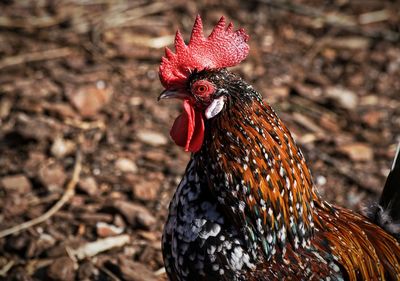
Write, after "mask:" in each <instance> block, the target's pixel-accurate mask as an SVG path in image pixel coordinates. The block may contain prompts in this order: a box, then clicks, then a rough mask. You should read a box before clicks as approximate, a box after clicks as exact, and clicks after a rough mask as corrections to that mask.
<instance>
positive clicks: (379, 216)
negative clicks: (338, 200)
mask: <svg viewBox="0 0 400 281" xmlns="http://www.w3.org/2000/svg"><path fill="white" fill-rule="evenodd" d="M364 213H365V215H366V216H367V217H369V218H370V219H371V220H372V221H373V222H375V223H376V224H377V225H379V226H381V227H382V228H383V229H385V230H386V231H387V232H389V233H391V234H392V235H393V236H394V237H396V238H397V239H398V240H399V241H400V142H399V145H398V146H397V152H396V156H395V158H394V162H393V166H392V169H391V170H390V173H389V175H388V177H387V179H386V183H385V187H384V188H383V192H382V194H381V198H380V200H379V204H374V205H373V206H371V207H370V208H368V210H364Z"/></svg>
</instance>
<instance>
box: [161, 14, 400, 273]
mask: <svg viewBox="0 0 400 281" xmlns="http://www.w3.org/2000/svg"><path fill="white" fill-rule="evenodd" d="M221 22H222V24H223V25H224V22H223V20H222V21H221ZM221 22H220V23H219V24H218V25H217V27H216V29H214V31H213V33H212V35H210V37H209V38H207V39H205V38H204V37H202V38H203V39H202V40H203V41H204V42H208V43H209V41H213V40H220V39H221V38H220V37H222V35H221V33H222V32H225V33H224V34H223V35H224V36H228V35H229V34H234V35H236V37H234V40H230V41H233V43H234V44H242V45H240V47H238V48H237V49H238V50H239V51H240V50H242V52H246V51H247V49H246V48H245V46H243V42H246V41H247V37H246V36H245V35H244V32H243V31H242V30H239V31H237V32H236V33H233V32H232V28H229V27H228V29H226V30H225V29H224V28H223V27H222V28H221V25H222V24H221ZM199 26H200V27H201V22H200V18H199V17H198V18H197V20H196V23H195V27H194V32H193V33H192V38H195V39H196V38H200V37H199V35H198V34H195V32H196V30H199ZM218 29H219V30H218ZM215 30H217V32H220V33H219V34H218V33H217V35H215V36H214V35H213V34H214V33H216V31H215ZM228 33H229V34H228ZM196 36H197V37H196ZM213 36H214V37H213ZM240 36H241V37H240ZM178 37H180V35H179V34H178V36H177V42H176V45H177V53H176V55H175V54H171V53H170V51H167V59H165V60H163V64H164V65H163V64H162V66H161V67H160V76H161V79H162V82H163V84H164V86H166V88H167V92H166V93H164V94H163V95H162V96H161V98H166V97H179V98H182V99H184V101H185V103H184V106H185V107H184V108H185V111H184V113H183V114H182V115H181V116H180V117H178V118H177V120H176V121H175V123H174V126H173V129H172V130H171V136H172V137H173V138H174V140H175V142H176V143H177V144H179V145H181V146H184V147H185V148H186V150H189V151H192V152H193V154H192V157H191V160H190V162H189V164H188V167H187V169H186V173H185V175H184V177H183V179H182V181H181V183H180V184H179V186H178V189H177V191H176V193H175V195H174V198H173V200H172V202H171V205H170V210H169V217H168V221H167V223H166V227H165V230H164V236H163V253H164V260H165V266H166V269H167V273H168V276H169V278H170V279H171V280H400V246H399V243H398V241H397V240H396V239H395V238H394V237H395V236H396V235H398V234H399V233H400V232H399V233H396V231H398V230H396V226H395V225H394V226H393V225H392V230H393V233H392V234H389V233H388V232H386V231H385V230H383V229H382V228H381V227H379V226H377V225H376V224H374V223H372V222H371V221H369V220H368V219H367V218H366V217H364V216H362V215H359V214H356V213H353V212H352V211H350V210H347V209H343V208H339V207H336V206H333V205H330V204H328V203H326V202H324V201H323V200H321V198H320V197H319V196H318V194H317V193H316V191H315V188H314V184H313V181H312V178H311V175H310V172H309V170H308V167H307V165H306V163H305V160H304V157H303V155H302V153H301V151H300V149H299V148H298V147H297V145H296V144H295V142H294V140H293V138H292V137H291V134H290V133H289V131H288V129H287V128H286V127H285V126H284V125H283V124H282V122H281V121H280V119H279V118H278V117H277V115H276V114H275V112H274V111H273V110H272V108H271V107H270V106H269V105H268V104H266V103H265V102H263V101H262V99H261V96H260V95H259V94H258V93H257V92H256V91H255V90H254V89H253V88H252V87H251V86H250V85H248V84H247V83H245V82H244V81H243V80H242V79H240V78H239V77H237V76H236V75H234V74H231V73H230V72H228V71H227V70H226V69H225V68H224V67H226V66H230V65H232V63H230V64H229V63H226V59H225V58H219V57H217V58H215V57H212V59H214V60H217V62H218V63H219V64H218V63H216V66H214V67H210V66H206V67H203V68H201V69H199V66H198V65H196V63H197V64H200V63H199V61H195V59H194V58H191V60H186V61H185V62H184V63H186V64H188V62H187V61H189V62H190V63H193V64H195V65H196V67H195V69H189V72H188V73H187V76H186V77H185V76H182V75H181V76H179V74H180V73H182V72H183V71H187V70H186V68H185V67H187V66H186V65H185V67H181V66H182V64H179V63H178V62H179V55H181V56H183V55H186V56H188V54H190V52H191V51H192V52H197V53H201V51H199V48H200V47H199V46H203V45H205V46H207V44H206V43H204V42H203V41H202V42H201V44H203V45H201V44H200V43H198V44H195V43H192V40H193V39H191V43H192V46H190V44H191V43H189V46H186V49H184V51H185V52H186V53H185V52H184V51H182V49H181V50H179V48H181V47H179V46H178V45H179V44H181V43H180V41H181V38H178ZM238 37H240V38H242V41H240V40H239V39H240V38H239V39H238ZM230 39H232V38H230ZM198 40H200V39H198ZM207 40H208V41H207ZM193 41H194V42H196V41H195V40H193ZM233 43H231V44H233ZM246 46H247V45H246ZM190 47H192V49H190ZM203 48H204V47H203ZM246 54H247V53H246ZM202 55H203V57H202V60H204V53H202ZM223 55H224V54H222V55H221V57H223ZM236 55H237V54H236ZM237 56H238V55H237ZM193 57H196V56H193ZM218 59H220V60H221V61H222V62H221V61H218ZM241 59H243V58H242V57H240V58H237V60H238V61H240V60H241ZM193 61H194V62H193ZM205 61H207V60H205ZM236 63H237V62H236ZM168 64H169V65H168ZM170 65H173V66H174V67H175V68H177V69H179V71H180V72H179V73H178V72H176V71H175V73H174V75H175V76H176V77H180V79H181V80H182V79H183V78H182V77H185V81H184V83H180V80H176V81H173V83H172V82H171V83H169V82H170V81H171V79H170V76H169V77H167V78H168V79H167V78H165V77H166V74H165V72H166V69H168V71H169V72H168V73H170V72H171V70H170V69H169V68H168V67H167V66H170ZM177 81H178V82H179V83H178V82H177ZM399 166H400V165H399ZM392 186H393V184H391V187H390V188H389V187H388V188H386V187H385V190H389V189H392V190H394V189H393V188H392ZM397 186H398V185H397ZM387 192H388V191H387ZM392 192H393V191H392ZM397 192H398V193H400V191H398V189H397ZM389 197H390V196H389ZM391 204H392V205H391V206H393V205H395V206H396V204H397V206H398V205H399V204H400V203H397V202H395V203H393V202H392V203H391ZM381 205H383V204H382V202H381ZM378 207H379V208H382V207H381V206H378ZM378 207H377V208H376V209H379V208H378ZM377 212H378V211H377ZM377 212H375V213H371V217H372V216H374V215H377ZM389 215H390V214H388V216H389Z"/></svg>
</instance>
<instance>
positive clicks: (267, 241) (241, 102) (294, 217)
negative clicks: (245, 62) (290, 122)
mask: <svg viewBox="0 0 400 281" xmlns="http://www.w3.org/2000/svg"><path fill="white" fill-rule="evenodd" d="M233 85H234V86H231V88H230V89H228V91H229V92H230V96H229V98H228V100H227V104H226V109H225V110H224V111H223V112H221V114H220V116H218V117H217V118H214V119H211V120H209V123H207V124H206V137H205V140H204V144H203V148H202V150H201V151H200V152H199V153H196V154H195V155H194V157H195V158H196V160H197V161H196V162H197V167H198V170H199V171H200V173H201V174H202V176H203V177H204V178H206V179H207V182H208V183H209V187H210V191H211V194H212V196H215V197H216V198H217V200H218V201H219V202H220V203H221V205H222V206H224V208H225V211H226V214H227V217H228V218H229V219H230V220H232V222H233V223H235V224H237V225H238V226H239V227H240V228H242V230H243V233H244V234H245V237H246V240H247V241H248V245H249V246H250V247H251V248H252V249H254V250H259V249H262V250H263V252H264V253H265V255H266V256H267V257H271V256H272V255H273V254H274V253H275V252H276V250H278V248H276V246H279V248H280V249H281V250H283V251H285V250H284V248H285V245H286V244H287V242H288V241H289V242H290V244H291V245H292V246H293V248H295V249H296V248H298V247H307V245H309V241H310V238H311V236H312V234H313V228H314V223H313V209H314V201H316V200H319V199H318V197H317V195H316V193H315V192H314V187H313V182H312V178H311V175H310V172H309V170H308V168H307V165H306V164H305V160H304V157H303V155H302V153H301V151H300V149H299V148H298V147H297V145H296V144H295V142H294V140H293V138H292V137H291V135H290V133H289V131H288V130H287V129H286V127H285V126H284V125H283V124H282V122H281V120H280V119H279V118H278V117H277V115H276V114H275V112H274V111H273V110H272V108H271V107H270V106H269V105H266V104H264V103H263V102H262V100H261V97H260V95H259V94H258V93H257V92H256V91H254V90H253V89H252V88H251V87H250V86H248V85H247V84H246V83H244V82H243V81H242V80H240V79H239V80H236V81H234V83H233Z"/></svg>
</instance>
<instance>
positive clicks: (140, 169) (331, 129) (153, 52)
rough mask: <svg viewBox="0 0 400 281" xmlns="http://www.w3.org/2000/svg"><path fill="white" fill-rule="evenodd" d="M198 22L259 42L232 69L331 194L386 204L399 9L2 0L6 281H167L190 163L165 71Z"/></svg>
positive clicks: (399, 99) (371, 4) (268, 0)
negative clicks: (171, 220)
mask: <svg viewBox="0 0 400 281" xmlns="http://www.w3.org/2000/svg"><path fill="white" fill-rule="evenodd" d="M197 14H200V15H201V16H202V18H203V22H204V25H205V30H206V33H208V32H209V31H210V30H211V29H212V27H213V26H214V25H215V24H216V22H217V21H218V19H219V18H220V17H221V16H222V15H224V16H225V17H226V18H227V19H228V20H229V21H232V22H233V23H234V24H235V27H237V28H239V27H244V28H245V30H246V31H247V32H248V34H249V35H250V47H251V51H250V55H249V57H248V58H247V59H246V60H245V61H244V62H243V63H241V64H240V65H239V66H237V67H235V68H234V69H232V71H234V72H236V73H238V74H240V75H241V76H242V77H243V78H244V79H245V80H246V81H248V82H249V83H251V84H253V85H254V87H255V88H256V89H257V90H258V91H259V92H261V94H262V95H263V97H264V98H265V100H266V101H267V102H269V103H271V104H272V106H273V107H274V108H275V109H276V111H277V112H278V114H279V115H280V116H281V118H282V119H283V121H284V122H285V123H286V125H287V126H288V127H289V129H290V130H291V132H292V134H293V135H294V137H295V139H296V140H297V142H298V144H299V145H300V146H301V147H302V149H303V152H304V154H305V156H306V159H307V161H308V164H309V166H310V168H311V171H312V173H313V176H314V180H315V183H316V185H317V186H318V189H319V192H320V194H321V195H322V196H323V197H324V198H326V199H327V200H329V201H331V202H335V203H336V204H339V205H342V206H346V207H348V208H351V209H354V210H360V208H361V207H362V206H363V204H368V202H370V201H371V200H376V199H377V197H378V195H379V193H380V191H381V188H382V187H383V184H384V181H385V177H386V175H387V173H388V171H389V168H390V165H391V162H392V158H393V157H394V154H395V148H396V143H397V141H398V140H399V135H400V79H399V77H400V2H399V1H381V0H351V1H350V0H330V1H328V0H326V1H323V0H296V1H280V0H258V1H247V2H245V1H233V0H224V1H222V0H221V1H213V0H204V1H197V3H194V2H191V1H181V0H174V1H165V2H164V1H160V2H156V1H145V0H139V1H122V0H93V1H89V0H81V1H78V0H69V1H68V0H65V1H61V0H58V1H52V0H47V1H45V0H40V1H17V0H15V1H13V0H3V1H0V237H1V238H0V279H5V280H134V281H136V280H166V277H165V273H164V270H163V262H162V254H161V248H160V240H161V233H162V228H163V224H164V221H165V219H166V215H167V208H168V204H169V200H170V199H171V196H172V194H173V192H174V190H175V188H176V186H177V184H178V182H179V180H180V178H181V175H182V174H183V172H184V169H185V166H186V163H187V161H188V159H189V156H190V155H189V154H188V153H185V152H183V151H182V149H181V148H179V147H177V146H175V145H174V144H173V142H172V141H171V140H170V138H169V129H170V127H171V126H172V123H173V120H174V119H175V117H176V116H177V115H178V114H179V111H180V107H181V104H180V103H179V102H160V103H158V102H157V96H158V95H159V93H160V92H161V91H162V87H161V84H160V82H159V80H158V73H157V72H158V65H159V62H160V58H161V56H162V55H163V54H164V51H163V48H164V47H165V46H171V44H172V42H173V39H174V33H175V31H176V29H177V28H179V29H180V30H181V31H182V33H183V34H184V37H185V39H186V40H188V39H189V36H190V31H191V28H192V25H193V22H194V18H195V16H196V15H197ZM32 219H33V220H34V221H33V222H30V223H28V224H25V225H24V224H22V223H23V222H26V221H29V220H32ZM12 227H14V228H12ZM10 228H11V229H10Z"/></svg>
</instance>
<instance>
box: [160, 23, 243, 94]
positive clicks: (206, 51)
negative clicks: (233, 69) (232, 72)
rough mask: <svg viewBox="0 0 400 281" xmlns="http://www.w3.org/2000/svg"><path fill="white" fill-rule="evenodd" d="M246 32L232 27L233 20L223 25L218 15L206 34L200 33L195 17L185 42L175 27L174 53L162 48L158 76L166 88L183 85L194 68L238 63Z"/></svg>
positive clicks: (201, 30) (201, 29)
mask: <svg viewBox="0 0 400 281" xmlns="http://www.w3.org/2000/svg"><path fill="white" fill-rule="evenodd" d="M248 38H249V36H248V35H247V34H246V33H245V32H244V30H243V29H242V28H241V29H239V30H237V31H233V24H232V23H230V24H229V25H228V27H227V28H225V18H224V17H221V19H220V20H219V22H218V24H217V25H216V26H215V27H214V29H213V31H212V32H211V34H210V36H208V37H207V38H205V37H204V35H203V23H202V21H201V18H200V16H197V17H196V21H195V23H194V26H193V30H192V35H191V37H190V41H189V44H188V45H186V44H185V42H184V41H183V38H182V35H181V33H180V32H179V30H178V31H177V32H176V37H175V53H173V52H172V51H171V50H170V49H168V48H165V57H163V58H162V62H161V65H160V70H159V74H160V80H161V83H162V84H163V86H164V87H165V88H166V89H171V88H179V87H182V86H184V84H185V82H186V80H187V78H188V76H189V75H190V73H191V72H192V71H193V70H195V69H197V70H199V71H201V70H203V69H216V68H223V67H229V66H234V65H237V64H239V63H240V62H241V61H242V60H244V59H245V58H246V57H247V54H248V52H249V46H248V45H247V43H246V42H247V40H248Z"/></svg>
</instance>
